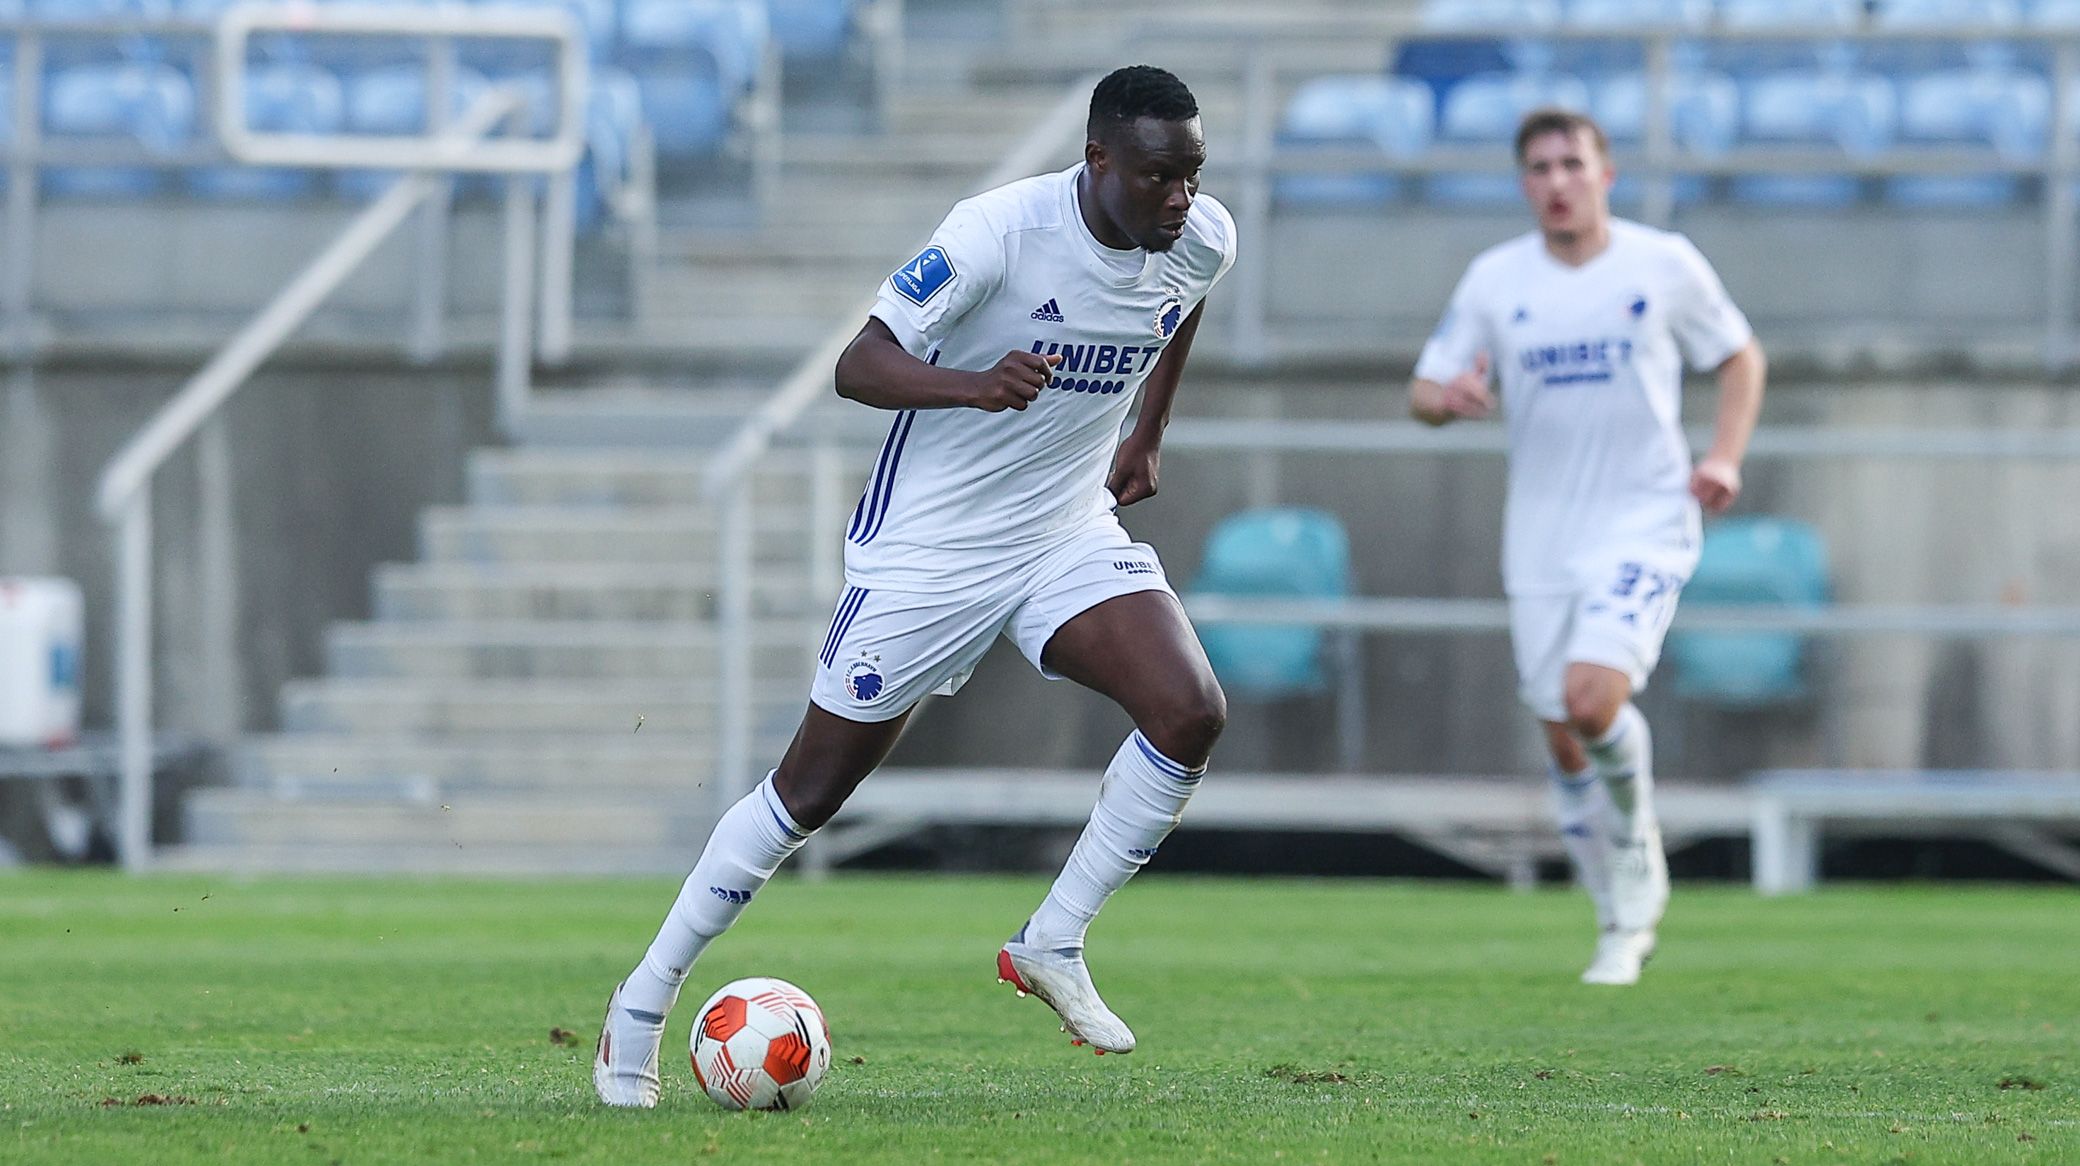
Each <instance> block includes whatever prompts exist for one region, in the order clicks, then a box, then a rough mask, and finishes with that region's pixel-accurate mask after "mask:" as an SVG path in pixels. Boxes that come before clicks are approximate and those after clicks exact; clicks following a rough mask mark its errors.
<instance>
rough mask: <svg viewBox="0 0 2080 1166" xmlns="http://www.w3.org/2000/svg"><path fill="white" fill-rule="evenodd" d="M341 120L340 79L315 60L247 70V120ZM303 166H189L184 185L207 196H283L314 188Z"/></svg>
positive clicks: (290, 127)
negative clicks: (193, 168) (317, 64)
mask: <svg viewBox="0 0 2080 1166" xmlns="http://www.w3.org/2000/svg"><path fill="white" fill-rule="evenodd" d="M345 121H346V96H345V93H344V91H343V90H342V89H341V87H340V83H339V79H338V78H337V77H334V76H333V75H332V74H331V73H329V72H327V71H325V70H324V69H321V68H319V67H318V66H316V65H308V64H295V63H290V64H267V65H259V66H255V67H253V68H251V69H248V70H247V72H246V125H247V126H249V127H251V128H252V129H255V130H260V131H264V132H269V133H303V134H331V133H338V132H339V130H340V127H341V126H342V125H343V124H345ZM317 188H318V176H317V175H316V174H315V173H313V172H312V171H308V170H285V169H277V168H273V167H261V166H212V167H208V168H206V169H201V170H196V171H192V172H190V173H189V175H188V189H190V190H192V191H194V192H195V193H196V194H199V195H203V196H205V197H208V198H226V199H239V198H251V199H283V198H301V197H304V196H307V195H310V194H312V193H315V192H316V190H317Z"/></svg>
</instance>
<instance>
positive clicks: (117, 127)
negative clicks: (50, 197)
mask: <svg viewBox="0 0 2080 1166" xmlns="http://www.w3.org/2000/svg"><path fill="white" fill-rule="evenodd" d="M43 128H44V132H45V133H47V134H49V135H50V136H51V137H53V138H68V137H83V138H102V139H119V140H122V141H127V142H132V143H135V144H137V145H139V146H141V147H143V148H144V149H146V150H148V151H155V152H170V151H172V150H176V149H179V148H180V147H182V146H185V145H187V144H188V142H189V141H190V140H191V139H192V138H193V137H194V134H195V89H194V86H193V85H191V84H190V83H189V82H188V79H187V78H186V77H185V76H183V75H182V74H181V72H180V71H179V70H178V69H174V68H172V67H170V66H167V65H162V64H158V63H156V62H151V61H130V62H123V63H120V64H105V65H79V66H74V67H72V68H68V69H62V70H59V71H58V72H57V73H55V74H54V75H53V76H52V77H51V79H50V81H49V85H48V88H47V89H46V90H45V93H44V108H43ZM43 183H44V189H46V190H48V191H49V192H50V193H52V194H54V195H87V196H108V197H140V196H144V195H149V194H152V193H155V192H157V191H158V190H159V189H160V187H161V185H162V175H161V174H160V172H159V171H158V170H157V169H155V168H150V167H142V166H136V167H131V166H111V167H92V168H66V167H58V168H52V169H49V170H46V171H45V172H44V176H43Z"/></svg>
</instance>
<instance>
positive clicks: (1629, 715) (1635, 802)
mask: <svg viewBox="0 0 2080 1166" xmlns="http://www.w3.org/2000/svg"><path fill="white" fill-rule="evenodd" d="M1565 700H1566V704H1567V718H1568V723H1567V728H1568V730H1570V733H1569V735H1571V736H1573V737H1574V738H1576V739H1577V740H1579V741H1580V742H1581V748H1582V753H1583V755H1584V757H1585V759H1586V760H1587V761H1588V762H1589V764H1590V766H1591V767H1593V769H1594V772H1595V774H1596V777H1597V779H1598V781H1599V783H1600V784H1601V786H1602V787H1603V793H1604V795H1605V798H1606V799H1607V800H1608V807H1607V809H1606V812H1605V813H1604V814H1603V824H1604V826H1605V832H1606V836H1607V840H1608V841H1607V845H1606V846H1605V847H1604V848H1603V850H1604V856H1605V859H1606V861H1607V863H1608V867H1609V878H1610V906H1609V916H1610V917H1609V919H1608V920H1607V921H1604V924H1603V931H1602V937H1601V939H1600V940H1599V942H1598V944H1597V949H1596V959H1595V961H1594V962H1592V963H1591V964H1590V965H1589V968H1588V970H1587V971H1585V972H1583V973H1582V979H1583V981H1584V982H1586V983H1592V984H1631V983H1635V982H1637V981H1638V979H1639V973H1640V968H1641V966H1642V965H1643V964H1645V963H1646V961H1647V959H1648V958H1649V957H1650V956H1652V955H1653V954H1654V944H1655V928H1656V927H1657V926H1659V924H1660V922H1661V914H1662V912H1663V911H1664V910H1665V909H1666V908H1667V906H1668V860H1667V857H1666V855H1664V854H1663V852H1662V849H1661V826H1660V823H1659V821H1658V820H1657V819H1656V818H1655V816H1654V769H1653V738H1652V735H1651V733H1650V732H1649V731H1648V729H1647V722H1646V718H1644V717H1642V716H1640V713H1639V709H1637V708H1635V707H1634V706H1633V704H1632V682H1631V680H1630V679H1629V678H1628V677H1626V675H1625V674H1624V673H1622V672H1619V671H1617V670H1616V669H1613V668H1606V667H1604V666H1602V665H1600V664H1589V663H1584V662H1579V661H1578V662H1575V663H1572V664H1569V665H1568V666H1567V675H1566V681H1565ZM1554 760H1555V761H1556V762H1563V763H1564V761H1565V760H1566V759H1565V758H1562V757H1561V756H1559V754H1558V753H1557V752H1556V754H1555V758H1554Z"/></svg>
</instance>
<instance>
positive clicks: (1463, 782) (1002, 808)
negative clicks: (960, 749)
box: [803, 768, 1750, 887]
mask: <svg viewBox="0 0 2080 1166" xmlns="http://www.w3.org/2000/svg"><path fill="white" fill-rule="evenodd" d="M1097 796H1098V773H1097V772H1096V771H1095V770H1045V769H953V768H948V769H885V770H882V771H880V772H878V773H876V774H874V775H873V776H872V777H870V778H868V779H867V780H866V782H865V783H864V784H862V785H861V786H860V787H859V789H858V790H857V791H856V792H854V794H853V795H852V798H851V800H849V801H848V802H846V804H845V808H844V809H843V810H842V811H840V812H839V814H838V816H837V818H836V819H834V820H833V822H832V824H831V827H830V828H829V829H826V830H825V831H823V832H822V833H820V834H818V835H817V837H816V838H815V839H814V840H813V841H812V842H811V844H810V845H809V847H808V848H807V849H806V850H805V851H804V852H803V859H804V862H805V866H806V869H807V870H808V871H810V872H812V873H813V872H817V871H821V870H827V869H828V868H829V867H830V866H831V865H832V864H834V863H839V862H843V861H845V860H846V859H848V858H851V857H853V856H855V855H858V854H863V853H865V852H866V851H869V850H872V849H874V848H875V847H877V846H882V845H885V844H887V843H889V842H893V841H895V840H896V839H899V838H902V837H904V836H906V835H909V834H912V833H915V832H916V831H918V830H921V829H924V828H925V827H928V826H948V825H957V826H1063V827H1073V826H1081V825H1082V824H1083V823H1084V821H1085V820H1086V819H1087V818H1089V816H1090V812H1091V803H1092V802H1093V801H1095V800H1096V799H1097ZM1655 802H1656V806H1657V807H1658V809H1659V811H1660V815H1661V820H1662V830H1663V833H1664V835H1665V836H1666V837H1667V838H1668V840H1669V843H1670V845H1680V844H1682V843H1683V842H1684V841H1687V840H1690V839H1694V838H1702V837H1723V836H1729V835H1732V836H1738V835H1741V834H1745V833H1746V832H1747V830H1748V823H1749V820H1750V813H1749V805H1748V795H1747V794H1746V793H1745V792H1744V791H1742V790H1740V789H1738V788H1730V787H1729V788H1710V787H1702V786H1684V785H1680V784H1677V785H1673V786H1666V785H1664V786H1662V787H1661V788H1659V789H1657V790H1656V792H1655ZM1182 828H1183V829H1186V830H1291V831H1333V832H1344V833H1360V834H1383V835H1384V834H1394V835H1399V836H1402V837H1405V838H1408V839H1409V840H1411V841H1414V842H1416V843H1419V844H1421V845H1423V846H1425V847H1428V848H1429V849H1431V850H1434V851H1436V852H1438V853H1440V854H1444V855H1446V856H1448V857H1450V858H1453V859H1455V860H1457V861H1459V862H1463V863H1465V864H1466V865H1468V866H1471V867H1473V868H1474V869H1476V870H1481V871H1485V872H1487V873H1489V874H1492V875H1495V876H1496V877H1499V878H1503V879H1506V880H1507V881H1508V882H1509V883H1510V885H1512V886H1518V887H1526V886H1530V885H1532V884H1533V883H1535V882H1536V881H1537V864H1538V862H1539V861H1540V860H1541V859H1547V858H1558V857H1560V856H1561V853H1562V852H1561V849H1560V840H1559V836H1558V834H1557V833H1556V832H1555V830H1554V827H1553V818H1552V811H1551V810H1550V809H1549V808H1548V807H1547V803H1546V791H1545V782H1544V781H1543V780H1541V779H1539V778H1536V777H1532V776H1523V777H1512V778H1479V777H1476V778H1467V777H1421V776H1410V775H1407V774H1394V775H1386V774H1381V775H1375V776H1362V775H1357V776H1354V775H1339V776H1333V777H1327V776H1321V775H1317V774H1278V773H1241V772H1231V771H1226V770H1216V771H1215V772H1214V773H1213V775H1212V776H1210V777H1209V778H1207V780H1206V787H1205V788H1204V789H1202V790H1200V791H1199V793H1198V794H1197V795H1195V796H1194V797H1193V798H1192V804H1191V807H1190V808H1189V809H1187V810H1186V811H1185V817H1184V825H1183V827H1182Z"/></svg>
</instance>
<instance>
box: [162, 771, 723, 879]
mask: <svg viewBox="0 0 2080 1166" xmlns="http://www.w3.org/2000/svg"><path fill="white" fill-rule="evenodd" d="M704 792H705V791H704V790H701V789H698V788H696V787H695V786H694V784H693V782H692V781H688V782H687V783H686V788H685V789H684V790H683V791H682V792H681V793H680V794H679V795H678V796H674V797H665V796H663V795H662V794H659V793H651V794H647V795H635V796H617V797H611V798H610V797H590V796H588V797H573V796H570V795H568V794H566V795H561V796H557V797H553V798H542V797H531V798H527V797H522V798H516V797H510V796H497V795H488V794H487V795H457V796H455V797H452V798H449V799H447V800H445V801H441V800H438V799H436V800H432V801H422V802H410V801H389V802H385V801H375V800H365V799H364V800H356V799H318V798H309V799H283V798H278V797H275V796H273V795H271V794H268V793H265V792H262V791H258V790H240V789H221V788H219V789H201V790H196V791H195V792H194V793H193V794H191V795H190V796H189V799H188V802H187V805H186V807H185V809H186V817H187V837H188V840H189V842H190V844H191V845H193V846H195V847H198V848H207V847H224V848H234V847H235V848H238V849H241V850H247V849H250V850H252V851H253V852H255V853H265V852H267V851H270V850H273V851H276V852H279V851H282V850H290V849H295V850H308V851H313V852H322V851H325V850H331V849H335V848H355V849H361V850H367V849H372V848H384V849H389V850H393V851H402V852H404V853H408V854H418V855H424V856H430V855H432V854H436V853H438V854H440V855H441V858H442V859H443V860H444V861H446V862H454V861H458V860H463V859H465V858H466V856H467V854H468V852H469V851H471V850H473V849H477V848H483V850H484V851H485V853H486V855H489V854H496V853H499V852H507V853H510V852H512V851H515V850H520V849H528V848H536V847H542V848H553V850H554V851H556V852H559V853H560V854H561V855H566V856H567V855H568V854H569V853H570V852H573V851H584V850H603V851H613V850H621V851H626V852H632V853H642V852H645V851H653V852H654V851H662V850H668V849H675V848H685V849H682V850H681V854H682V858H681V860H680V861H681V863H682V865H691V856H692V850H691V848H692V847H695V846H697V845H698V840H699V839H700V837H701V836H702V835H703V834H704V833H705V831H706V829H707V827H708V824H709V821H710V817H711V815H710V814H709V808H710V803H709V800H708V799H707V798H706V797H704V796H702V795H703V794H704ZM601 861H609V860H608V859H607V858H605V857H603V858H602V859H601ZM520 869H537V870H540V869H556V870H562V869H564V868H563V867H562V865H561V864H560V863H556V864H553V865H552V864H551V862H550V861H549V858H548V855H547V854H544V855H542V859H541V861H539V862H537V863H536V864H534V865H533V866H532V867H531V868H520Z"/></svg>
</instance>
